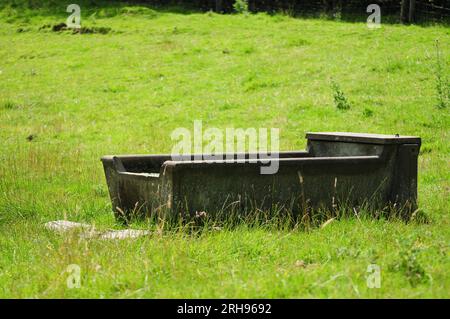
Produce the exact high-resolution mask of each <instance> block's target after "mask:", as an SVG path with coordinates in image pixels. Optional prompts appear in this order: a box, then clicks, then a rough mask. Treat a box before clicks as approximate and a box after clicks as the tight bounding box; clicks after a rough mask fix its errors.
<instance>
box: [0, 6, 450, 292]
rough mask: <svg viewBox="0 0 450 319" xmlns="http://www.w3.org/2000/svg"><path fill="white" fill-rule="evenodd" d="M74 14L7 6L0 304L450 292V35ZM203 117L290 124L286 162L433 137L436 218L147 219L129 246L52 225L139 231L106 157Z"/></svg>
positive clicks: (1, 29) (222, 124) (233, 123)
mask: <svg viewBox="0 0 450 319" xmlns="http://www.w3.org/2000/svg"><path fill="white" fill-rule="evenodd" d="M66 5H67V4H64V5H63V4H61V5H58V6H55V7H52V8H48V7H47V8H41V9H38V8H34V9H30V8H21V7H14V6H8V5H3V6H1V7H0V297H2V298H78V297H88V298H173V297H178V298H449V297H450V276H449V274H448V270H449V269H450V259H449V244H450V231H449V226H450V219H449V204H450V201H449V198H450V169H449V168H450V165H449V155H450V143H449V138H450V136H449V132H450V130H449V128H450V113H449V110H450V106H449V105H448V92H449V86H448V83H449V82H448V79H449V77H450V41H449V40H450V28H448V26H445V25H439V24H437V25H423V26H421V25H409V26H405V25H399V24H394V23H392V24H387V23H386V24H384V23H383V24H382V27H381V28H380V29H375V30H371V29H368V28H367V26H366V24H365V23H364V22H347V21H339V20H330V19H324V18H294V17H291V16H289V15H286V14H281V13H280V14H274V15H269V14H265V13H258V14H229V15H219V14H215V13H212V12H196V11H189V10H183V9H180V8H157V7H144V6H128V5H126V4H117V5H114V6H112V5H109V6H103V7H102V6H100V7H95V6H90V5H87V4H86V5H83V3H82V4H81V15H82V26H83V27H86V28H88V30H90V32H92V33H82V34H73V33H72V32H71V31H59V32H57V31H53V30H52V28H53V26H54V25H57V24H59V23H61V22H64V21H65V19H66V18H67V16H68V13H66V11H65V9H66ZM362 15H364V16H365V13H362ZM438 88H440V90H439V89H438ZM342 96H344V97H345V99H344V101H345V103H346V107H340V105H341V104H339V102H342V101H343V99H342ZM347 106H348V107H347ZM194 120H202V122H203V126H204V127H218V128H223V129H225V128H227V127H236V128H239V127H242V128H247V127H255V128H259V127H265V128H271V127H276V128H280V149H281V150H284V151H288V150H298V149H304V147H305V142H306V140H305V139H304V135H305V132H307V131H350V132H371V133H385V134H396V133H399V134H402V135H416V136H420V137H421V138H422V148H421V153H420V156H419V180H418V188H419V189H418V192H419V207H420V213H421V216H423V218H420V219H417V220H411V221H409V222H405V221H402V220H397V219H383V218H380V219H374V218H371V217H370V216H365V215H362V216H359V217H358V218H356V217H354V216H350V217H346V218H340V219H337V220H334V221H333V222H331V223H329V224H328V225H326V227H313V228H311V229H306V230H305V229H298V228H293V229H292V228H283V227H273V226H271V225H264V224H262V225H257V226H255V225H251V224H247V223H242V224H240V225H239V226H237V227H226V225H218V227H214V228H207V227H205V228H201V229H198V230H196V231H195V232H194V233H192V232H189V231H185V228H184V227H180V229H164V228H163V227H160V225H157V224H147V223H145V222H135V223H133V224H131V227H133V228H141V229H143V228H149V229H151V230H152V234H151V235H150V236H147V237H145V238H140V239H136V240H123V241H100V240H83V239H79V238H78V237H77V236H76V234H73V235H68V236H60V235H58V234H55V233H52V232H50V231H48V230H46V229H45V228H44V226H43V225H44V223H46V222H48V221H51V220H57V219H68V220H71V221H78V222H86V223H90V224H95V225H96V227H97V228H99V229H121V228H123V227H124V226H123V225H121V224H118V223H116V221H115V219H114V217H113V214H112V212H111V204H110V200H109V196H108V190H107V187H106V182H105V177H104V173H103V169H102V165H101V162H100V157H101V156H103V155H106V154H141V153H142V154H146V153H170V151H171V149H172V146H173V143H174V142H173V141H172V140H171V138H170V134H171V132H172V131H173V130H174V129H176V128H178V127H186V128H188V129H192V127H193V122H194ZM71 264H76V265H79V266H80V269H81V273H80V274H81V285H80V287H79V288H72V289H71V288H69V287H68V286H67V278H68V273H67V267H68V266H69V265H71ZM371 264H376V265H378V266H379V267H380V270H381V287H380V288H369V287H368V285H367V276H368V275H370V272H368V271H367V270H368V266H369V265H371Z"/></svg>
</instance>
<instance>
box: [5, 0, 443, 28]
mask: <svg viewBox="0 0 450 319" xmlns="http://www.w3.org/2000/svg"><path fill="white" fill-rule="evenodd" d="M235 1H236V0H128V1H126V0H125V1H123V0H108V1H106V0H71V1H69V0H67V3H77V4H80V5H83V6H86V5H87V6H89V7H105V6H108V7H110V6H117V5H119V6H121V5H126V4H128V5H150V6H153V7H170V6H172V7H173V6H176V7H178V8H186V9H189V10H195V11H198V10H200V11H208V10H213V11H216V12H220V13H232V12H233V11H234V9H233V4H234V3H235ZM247 3H248V9H249V11H250V12H269V13H274V12H284V13H286V14H289V15H292V16H301V15H326V16H330V17H339V18H341V19H343V20H354V21H358V20H365V19H366V18H367V16H368V15H369V14H368V13H367V11H366V10H367V6H368V5H370V4H378V5H379V6H380V8H381V14H382V17H384V18H385V17H387V16H389V17H391V18H392V17H395V20H394V21H392V19H390V20H391V21H392V22H399V21H402V22H406V23H408V22H434V21H437V22H446V23H448V22H450V0H248V1H247ZM5 5H10V6H13V7H28V8H40V7H47V8H50V7H60V6H61V5H65V4H64V1H62V0H0V8H1V7H3V6H5ZM391 21H386V20H384V22H391Z"/></svg>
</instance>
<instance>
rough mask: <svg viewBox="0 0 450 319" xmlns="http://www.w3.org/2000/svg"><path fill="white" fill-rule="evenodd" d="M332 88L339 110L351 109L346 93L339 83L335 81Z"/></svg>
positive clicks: (335, 103)
mask: <svg viewBox="0 0 450 319" xmlns="http://www.w3.org/2000/svg"><path fill="white" fill-rule="evenodd" d="M331 88H332V89H333V92H334V105H335V106H336V108H337V109H339V110H348V109H350V103H349V102H348V101H347V98H346V97H345V94H344V92H343V91H342V90H341V88H340V86H339V84H338V83H336V82H335V81H332V82H331Z"/></svg>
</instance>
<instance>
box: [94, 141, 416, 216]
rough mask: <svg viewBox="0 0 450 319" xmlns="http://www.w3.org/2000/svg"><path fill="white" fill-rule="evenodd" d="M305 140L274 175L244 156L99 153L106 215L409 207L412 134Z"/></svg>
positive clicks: (412, 205) (412, 203) (412, 200)
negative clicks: (216, 157) (195, 157)
mask: <svg viewBox="0 0 450 319" xmlns="http://www.w3.org/2000/svg"><path fill="white" fill-rule="evenodd" d="M306 138H307V140H308V142H307V150H306V151H295V152H280V154H279V158H278V159H273V160H274V161H278V164H279V169H278V172H277V173H276V174H273V175H264V174H261V171H260V168H261V167H262V166H267V165H268V164H267V162H262V161H261V158H259V159H258V160H257V161H255V162H249V160H248V158H249V154H245V158H246V159H247V160H242V159H240V160H237V159H236V160H220V161H214V162H211V161H204V160H200V161H199V160H192V159H193V157H191V156H185V157H184V158H182V159H181V160H177V161H174V160H172V158H171V155H120V156H119V155H117V156H104V157H102V162H103V166H104V170H105V175H106V180H107V183H108V188H109V194H110V197H111V201H112V206H113V210H114V211H115V213H116V216H117V217H123V215H125V217H126V216H130V215H131V214H133V213H137V212H139V214H140V215H141V216H150V215H152V214H159V216H161V215H162V216H179V215H180V214H186V215H187V216H189V215H190V216H193V215H195V214H196V213H198V212H207V213H208V214H209V215H210V216H211V215H212V216H214V214H217V213H218V212H222V213H224V212H225V213H226V212H227V211H228V210H238V211H242V212H245V211H249V210H252V209H259V210H270V209H271V208H273V207H283V208H285V209H286V211H290V212H292V213H294V214H301V213H302V212H305V209H307V210H309V209H333V208H335V207H336V206H338V205H347V206H348V207H359V206H361V205H368V207H370V208H373V209H379V208H384V207H397V208H399V209H402V210H403V211H405V212H406V213H410V212H411V211H413V210H414V209H416V199H417V157H418V154H419V149H420V144H421V139H420V138H419V137H413V136H398V135H379V134H356V133H307V134H306ZM235 158H237V157H236V155H235ZM139 214H138V215H139ZM167 214H168V215H167Z"/></svg>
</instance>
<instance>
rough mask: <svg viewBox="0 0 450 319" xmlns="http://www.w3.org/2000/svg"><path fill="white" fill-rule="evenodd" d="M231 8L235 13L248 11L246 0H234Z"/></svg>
mask: <svg viewBox="0 0 450 319" xmlns="http://www.w3.org/2000/svg"><path fill="white" fill-rule="evenodd" d="M233 9H234V11H236V12H237V13H248V1H247V0H236V1H235V2H234V4H233Z"/></svg>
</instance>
